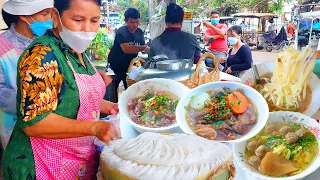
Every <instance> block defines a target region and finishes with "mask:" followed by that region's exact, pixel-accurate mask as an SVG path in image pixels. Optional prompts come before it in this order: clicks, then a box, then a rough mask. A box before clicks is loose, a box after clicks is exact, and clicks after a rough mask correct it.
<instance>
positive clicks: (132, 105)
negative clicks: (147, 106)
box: [128, 98, 136, 111]
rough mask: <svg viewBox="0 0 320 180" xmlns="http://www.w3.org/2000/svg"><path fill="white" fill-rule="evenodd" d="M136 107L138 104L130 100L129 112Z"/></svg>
mask: <svg viewBox="0 0 320 180" xmlns="http://www.w3.org/2000/svg"><path fill="white" fill-rule="evenodd" d="M135 106H136V103H135V102H134V99H132V98H130V99H129V101H128V110H129V111H130V110H134V108H135Z"/></svg>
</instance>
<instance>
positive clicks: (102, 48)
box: [88, 28, 113, 60]
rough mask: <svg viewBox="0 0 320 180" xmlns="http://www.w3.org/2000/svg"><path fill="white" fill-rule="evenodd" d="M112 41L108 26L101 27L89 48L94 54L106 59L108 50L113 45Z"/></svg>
mask: <svg viewBox="0 0 320 180" xmlns="http://www.w3.org/2000/svg"><path fill="white" fill-rule="evenodd" d="M112 43H113V42H112V39H110V38H109V37H108V32H107V30H106V28H101V29H99V31H98V33H97V35H96V37H95V38H94V40H93V41H92V42H91V44H90V46H89V48H88V49H89V52H90V53H91V54H92V55H98V56H99V57H100V58H101V59H103V60H105V59H106V58H107V51H108V49H109V48H110V47H111V46H112Z"/></svg>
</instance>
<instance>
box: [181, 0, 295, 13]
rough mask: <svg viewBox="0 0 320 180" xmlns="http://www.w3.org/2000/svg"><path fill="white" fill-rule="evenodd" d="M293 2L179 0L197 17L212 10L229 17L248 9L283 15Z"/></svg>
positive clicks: (275, 0) (281, 0)
mask: <svg viewBox="0 0 320 180" xmlns="http://www.w3.org/2000/svg"><path fill="white" fill-rule="evenodd" d="M291 1H292V0H273V1H268V0H177V3H178V4H180V5H181V6H182V7H183V8H184V9H185V10H187V11H192V12H193V13H194V14H195V16H198V17H204V16H208V14H209V13H210V11H211V10H213V9H215V10H218V11H220V12H221V14H222V16H229V15H231V14H234V13H237V12H239V11H240V10H241V9H243V8H246V9H247V10H248V11H255V12H273V13H281V11H282V9H283V6H284V3H285V2H291Z"/></svg>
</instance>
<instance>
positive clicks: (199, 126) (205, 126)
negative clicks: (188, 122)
mask: <svg viewBox="0 0 320 180" xmlns="http://www.w3.org/2000/svg"><path fill="white" fill-rule="evenodd" d="M203 128H212V129H216V127H215V126H212V125H203V124H197V126H196V130H199V129H203Z"/></svg>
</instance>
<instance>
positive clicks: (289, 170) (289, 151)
mask: <svg viewBox="0 0 320 180" xmlns="http://www.w3.org/2000/svg"><path fill="white" fill-rule="evenodd" d="M317 154H318V143H317V140H316V138H315V136H314V135H313V134H312V132H310V131H309V130H308V129H307V128H305V127H304V126H302V125H300V124H297V123H269V124H267V125H266V127H265V128H264V129H263V130H262V131H261V132H260V133H259V134H258V135H256V136H255V137H253V138H252V139H250V140H249V141H248V143H247V146H246V151H245V159H246V160H247V163H248V164H250V165H252V167H254V168H255V169H257V170H258V171H260V172H261V173H263V174H265V175H268V176H273V177H285V176H292V175H295V174H299V173H300V172H302V171H303V170H305V169H306V168H308V167H309V165H310V164H311V163H312V161H313V160H314V158H315V157H316V156H317ZM271 162H272V163H271ZM278 162H279V164H277V163H278ZM271 166H272V168H270V167H271ZM275 169H277V170H275Z"/></svg>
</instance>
